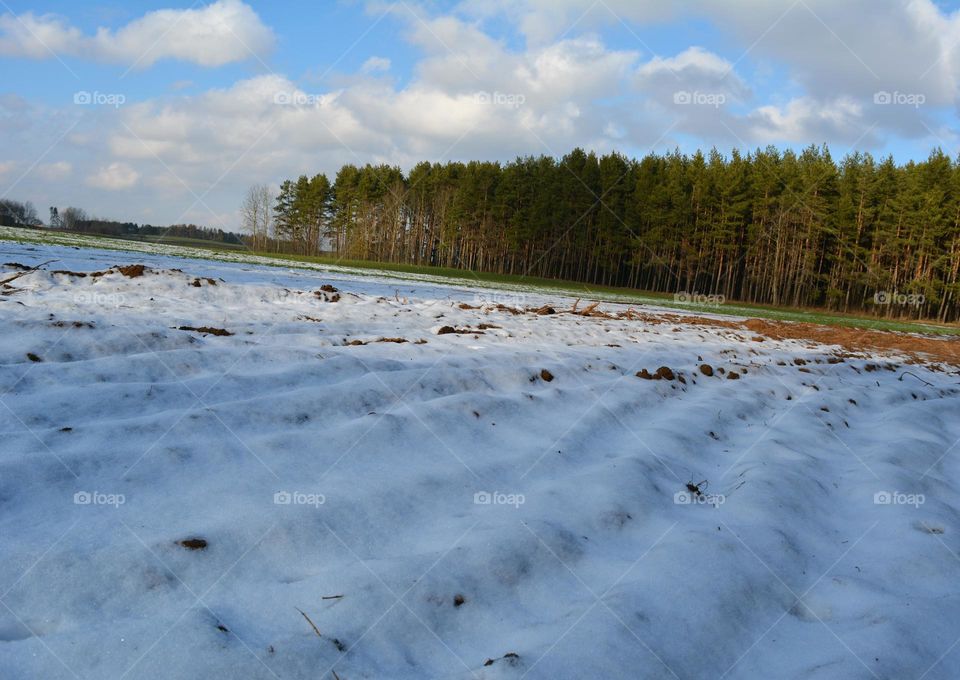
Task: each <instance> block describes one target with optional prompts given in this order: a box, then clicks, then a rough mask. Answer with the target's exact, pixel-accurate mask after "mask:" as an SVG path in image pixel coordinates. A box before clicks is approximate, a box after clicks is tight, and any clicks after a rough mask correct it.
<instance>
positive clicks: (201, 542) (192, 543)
mask: <svg viewBox="0 0 960 680" xmlns="http://www.w3.org/2000/svg"><path fill="white" fill-rule="evenodd" d="M177 543H179V544H180V545H182V546H183V547H184V548H186V549H187V550H206V549H207V540H206V539H205V538H198V537H196V536H191V537H190V538H184V539H182V540H179V541H177Z"/></svg>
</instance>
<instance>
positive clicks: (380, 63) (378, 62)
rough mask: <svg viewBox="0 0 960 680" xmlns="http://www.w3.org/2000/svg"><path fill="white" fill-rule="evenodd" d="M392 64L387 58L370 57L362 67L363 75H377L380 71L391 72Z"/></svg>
mask: <svg viewBox="0 0 960 680" xmlns="http://www.w3.org/2000/svg"><path fill="white" fill-rule="evenodd" d="M390 65H391V62H390V60H389V59H387V58H386V57H370V58H369V59H367V60H366V61H365V62H363V66H361V67H360V71H361V72H362V73H377V72H378V71H389V70H390Z"/></svg>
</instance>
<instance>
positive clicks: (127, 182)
mask: <svg viewBox="0 0 960 680" xmlns="http://www.w3.org/2000/svg"><path fill="white" fill-rule="evenodd" d="M139 179H140V173H138V172H137V171H136V170H134V169H133V168H131V167H130V166H129V165H127V164H126V163H110V164H109V165H107V166H105V167H101V168H100V169H99V170H97V172H96V173H95V174H93V175H91V176H90V177H89V178H88V179H87V183H88V184H89V185H90V186H92V187H96V188H98V189H106V190H107V191H119V190H121V189H129V188H130V187H132V186H133V185H134V184H136V183H137V180H139Z"/></svg>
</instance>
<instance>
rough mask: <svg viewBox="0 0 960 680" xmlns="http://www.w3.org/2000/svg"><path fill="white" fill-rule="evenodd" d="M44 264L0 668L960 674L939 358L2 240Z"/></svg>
mask: <svg viewBox="0 0 960 680" xmlns="http://www.w3.org/2000/svg"><path fill="white" fill-rule="evenodd" d="M47 260H57V261H56V262H54V263H52V264H50V265H48V266H47V267H46V268H45V271H40V272H30V273H26V274H25V275H24V276H21V277H19V278H17V279H15V280H13V281H11V282H10V283H9V286H12V289H7V290H5V291H0V292H5V293H6V294H5V295H0V442H2V443H0V678H4V680H6V679H7V678H11V679H19V678H45V679H46V678H85V679H86V678H91V679H93V678H97V679H99V678H183V679H188V678H225V679H227V678H264V679H269V678H290V679H294V678H335V677H336V678H341V679H342V680H357V679H359V678H418V679H422V678H490V679H492V678H523V677H529V678H583V677H590V678H674V677H675V678H884V679H886V678H898V679H899V678H957V677H960V644H958V642H960V607H958V605H960V595H958V589H957V583H958V582H960V540H958V509H960V496H958V494H957V492H956V490H955V489H954V486H955V484H956V481H957V480H958V478H960V475H958V472H960V470H958V458H960V446H957V442H958V440H960V417H958V416H960V386H958V382H960V378H958V374H957V371H956V369H955V368H953V367H949V366H937V365H933V364H930V365H906V364H905V358H904V357H897V356H865V355H857V354H852V353H850V352H847V351H843V350H841V349H840V348H837V347H827V346H822V345H815V344H813V343H810V342H805V341H797V340H784V341H774V340H770V339H766V340H764V341H759V339H758V338H757V337H756V335H755V334H754V333H751V332H748V331H746V330H738V329H729V328H722V327H713V326H709V325H700V324H697V323H694V322H693V321H692V320H690V322H679V321H677V320H676V319H675V318H674V317H672V316H664V315H661V312H659V311H658V310H656V309H651V308H644V310H643V311H644V312H645V313H647V314H653V318H652V319H646V320H641V319H638V318H626V316H625V317H624V318H600V317H585V316H580V315H575V314H569V313H557V314H537V313H534V312H532V311H526V310H532V309H534V308H537V307H541V306H542V305H544V304H548V303H549V304H551V305H553V307H554V308H555V309H556V310H557V311H559V312H563V310H568V309H570V308H571V306H572V304H573V301H572V300H565V299H552V300H547V299H543V298H532V297H529V296H523V297H521V296H518V294H516V293H508V292H505V293H496V292H492V291H490V290H483V291H479V292H478V291H475V290H471V289H469V288H465V287H444V286H442V285H439V284H434V283H429V282H423V283H421V282H412V281H410V280H406V281H400V280H396V279H393V278H390V277H388V276H383V277H365V278H360V277H357V276H350V275H347V274H345V273H342V272H341V273H325V272H323V271H304V270H289V271H287V270H283V269H276V268H270V267H262V266H257V265H246V264H229V263H222V262H202V261H188V260H182V259H172V258H166V257H164V256H161V255H142V254H133V253H116V252H109V251H96V250H76V249H72V248H68V247H49V246H31V245H23V244H21V245H18V244H12V243H0V263H3V262H17V263H21V264H23V265H28V266H33V265H37V264H40V263H41V262H45V261H47ZM138 262H139V263H143V264H146V265H147V267H148V268H147V269H146V270H145V273H144V274H143V275H142V276H135V277H132V278H131V277H128V276H126V275H124V274H123V273H121V272H119V271H117V270H115V269H110V268H111V267H112V266H113V265H128V264H132V263H138ZM175 268H176V269H182V270H183V271H173V269H175ZM52 270H68V271H72V272H87V273H91V272H95V271H99V272H104V271H107V273H105V274H103V275H99V276H90V275H88V276H86V277H79V276H75V275H71V274H55V273H52ZM108 270H109V271H108ZM17 273H19V270H17V269H15V268H12V267H9V266H6V267H0V280H3V279H7V278H9V277H11V276H14V275H15V274H17ZM130 273H136V272H130ZM208 279H209V280H208ZM325 284H326V285H332V286H333V287H335V288H337V289H338V291H337V292H333V291H330V292H322V291H320V287H321V286H322V285H325ZM317 291H319V292H317ZM461 303H467V305H465V306H466V307H467V308H462V307H461ZM497 304H500V305H502V307H501V308H500V309H497V308H496V307H495V305H497ZM584 306H585V305H584V303H580V305H579V307H578V309H580V310H582V309H583V308H584ZM507 307H509V308H517V309H523V310H524V311H523V312H522V313H519V314H516V313H514V312H512V311H509V310H508V309H506V308H507ZM600 309H601V310H603V311H605V312H608V313H609V314H608V316H609V317H616V315H617V313H621V312H624V311H625V310H626V309H627V308H626V307H625V306H617V305H612V304H604V305H602V306H601V307H600ZM658 315H661V317H662V318H660V319H658V318H657V316H658ZM481 324H483V325H484V327H483V328H481ZM446 326H449V327H452V328H454V329H455V330H459V331H466V330H471V331H474V332H459V333H457V332H454V333H443V334H439V333H438V332H439V331H440V330H441V329H442V328H443V327H446ZM180 327H194V328H207V329H208V331H209V330H212V329H223V330H225V331H227V332H229V333H231V335H215V334H212V333H211V332H201V331H190V330H180ZM481 331H482V332H481ZM383 339H394V340H396V339H403V340H406V341H407V342H403V343H400V342H378V341H379V340H383ZM421 340H423V341H425V342H419V341H421ZM351 343H354V344H351ZM361 343H365V344H361ZM798 360H799V361H798ZM702 364H709V365H711V366H712V367H713V369H714V371H713V372H714V375H713V376H712V377H708V376H706V375H704V374H703V373H702V372H701V370H700V368H699V367H700V366H701V365H702ZM661 366H666V367H669V368H670V369H671V370H672V371H673V373H674V374H675V375H674V379H673V380H668V379H661V380H645V379H642V378H639V377H637V376H636V375H635V374H636V373H637V372H638V371H641V370H643V369H647V370H648V371H649V372H650V373H654V372H655V371H656V370H657V369H658V368H660V367H661ZM720 369H723V374H722V375H721V372H720ZM887 369H892V370H887ZM731 371H735V372H736V373H737V374H738V375H739V376H740V378H739V379H738V380H733V379H729V378H728V377H726V376H727V375H729V374H730V372H731ZM904 371H909V374H907V373H904ZM681 378H682V380H681ZM901 378H902V380H901ZM927 383H929V384H927ZM701 480H707V482H706V483H704V484H700V485H699V488H700V489H702V490H703V492H704V493H703V494H702V495H699V496H698V495H696V494H692V495H691V494H690V492H688V491H687V484H688V483H690V484H693V485H697V484H698V483H700V482H701ZM191 539H193V540H191ZM182 541H186V544H187V545H184V544H183V543H181V542H182ZM204 542H205V544H204ZM200 546H203V547H200ZM191 547H192V548H193V549H191ZM301 612H302V613H301Z"/></svg>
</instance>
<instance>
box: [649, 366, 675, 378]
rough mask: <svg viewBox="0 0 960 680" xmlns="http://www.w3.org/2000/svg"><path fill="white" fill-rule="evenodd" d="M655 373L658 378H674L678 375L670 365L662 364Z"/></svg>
mask: <svg viewBox="0 0 960 680" xmlns="http://www.w3.org/2000/svg"><path fill="white" fill-rule="evenodd" d="M654 375H655V376H656V378H657V380H660V379H663V380H673V379H674V378H675V377H676V376H675V375H674V374H673V371H672V370H670V368H669V367H668V366H661V367H660V368H658V369H657V372H656V373H655V374H654Z"/></svg>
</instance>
